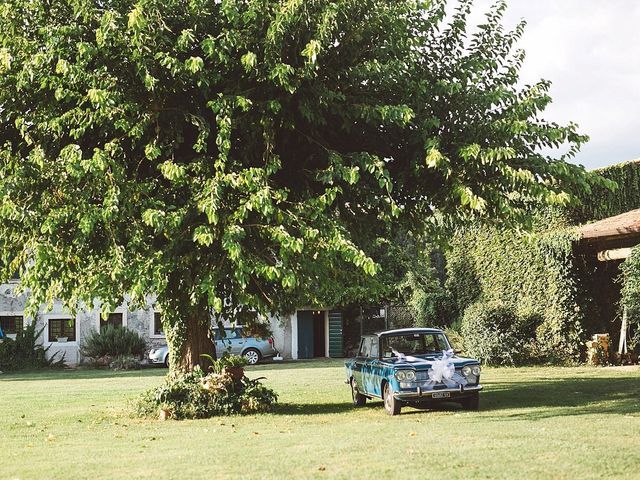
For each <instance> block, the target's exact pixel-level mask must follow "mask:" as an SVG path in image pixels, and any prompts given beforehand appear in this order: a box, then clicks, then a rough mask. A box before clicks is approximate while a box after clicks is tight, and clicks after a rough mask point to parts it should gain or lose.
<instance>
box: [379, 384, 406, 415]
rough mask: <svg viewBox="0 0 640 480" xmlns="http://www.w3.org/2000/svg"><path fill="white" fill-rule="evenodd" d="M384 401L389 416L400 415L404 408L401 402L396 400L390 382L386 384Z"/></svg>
mask: <svg viewBox="0 0 640 480" xmlns="http://www.w3.org/2000/svg"><path fill="white" fill-rule="evenodd" d="M382 399H383V401H384V409H385V411H386V412H387V413H388V414H389V415H399V414H400V409H401V408H402V406H401V405H400V401H399V400H396V398H395V397H394V396H393V388H391V385H390V384H389V382H387V383H385V384H384V393H383V396H382Z"/></svg>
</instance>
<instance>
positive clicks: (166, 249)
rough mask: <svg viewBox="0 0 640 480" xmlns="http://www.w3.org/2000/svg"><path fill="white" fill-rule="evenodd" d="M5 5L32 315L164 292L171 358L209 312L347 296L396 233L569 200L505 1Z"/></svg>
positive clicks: (17, 227) (561, 135) (8, 112)
mask: <svg viewBox="0 0 640 480" xmlns="http://www.w3.org/2000/svg"><path fill="white" fill-rule="evenodd" d="M470 7H471V1H470V0H469V1H463V2H461V3H459V4H457V9H456V11H455V13H454V15H453V16H452V17H450V20H449V23H448V24H447V25H445V24H444V22H445V18H448V17H447V16H446V15H445V4H444V2H443V1H433V2H425V1H419V0H411V1H409V0H394V1H388V0H334V1H329V0H162V1H160V0H140V1H138V2H131V1H126V0H102V1H87V0H44V1H39V2H34V1H30V0H3V1H2V2H1V3H0V137H1V139H2V146H1V147H0V224H1V225H2V228H0V250H1V256H2V260H3V262H4V269H3V273H4V276H5V277H7V276H8V275H10V274H11V273H13V272H15V271H16V270H17V271H19V272H20V276H21V279H22V285H23V287H24V288H28V289H29V290H30V293H31V296H30V302H31V306H37V305H39V304H40V303H42V302H51V301H52V300H53V299H55V298H59V299H62V300H63V301H65V302H66V304H67V305H69V306H70V308H77V307H78V306H80V305H82V304H83V303H84V304H91V302H92V299H94V298H99V299H101V300H102V301H103V302H105V305H109V304H114V303H117V302H119V301H120V299H122V298H123V296H125V295H129V296H130V298H131V302H132V304H142V303H144V302H145V296H146V295H147V294H153V295H155V296H156V297H157V302H158V303H159V304H160V306H161V308H162V309H163V312H164V317H163V322H164V327H165V332H166V334H167V340H168V342H169V344H170V347H171V349H172V353H173V355H174V359H175V362H174V367H175V368H178V369H184V370H186V369H190V368H192V367H193V366H194V365H196V364H198V363H199V362H200V355H201V354H202V353H212V352H213V349H214V347H213V343H212V342H211V339H210V338H209V325H208V324H209V317H210V315H211V314H212V313H213V314H214V315H218V316H224V317H226V318H244V317H247V316H251V315H253V314H255V313H256V312H260V313H267V312H279V311H286V310H288V309H291V308H293V306H294V305H295V304H296V302H301V301H304V303H307V304H309V303H316V304H318V303H324V304H327V303H330V302H337V301H347V300H348V298H346V297H347V296H349V295H362V290H358V289H356V292H355V293H354V292H353V289H349V288H345V287H347V286H352V285H354V284H358V285H363V289H364V291H366V289H367V283H366V281H363V280H362V279H363V278H367V276H373V275H374V274H375V273H376V271H377V270H378V269H379V267H378V266H377V264H376V263H375V262H374V261H373V260H372V259H371V256H370V254H371V253H372V252H374V251H375V250H376V249H380V248H381V245H382V246H383V244H384V242H385V239H388V238H391V237H390V233H391V232H393V231H394V229H395V228H396V227H397V226H398V225H400V224H401V223H403V222H404V223H405V225H411V228H414V229H416V228H422V227H424V226H429V225H430V226H432V227H441V226H446V225H447V224H450V223H451V222H456V221H461V220H465V219H468V218H471V217H483V218H487V219H501V220H505V221H519V220H522V218H524V216H525V215H526V209H527V208H528V207H529V206H530V205H531V204H533V203H536V204H538V203H543V204H554V203H565V202H568V201H570V198H571V193H572V192H575V191H576V190H582V189H585V188H588V182H589V177H588V176H587V175H586V173H585V172H584V169H582V168H581V167H577V166H574V165H571V164H568V163H566V162H565V160H566V157H562V156H561V157H560V158H558V159H554V158H551V157H549V156H546V155H543V154H542V153H541V151H544V149H548V148H550V147H551V148H552V147H558V146H563V145H564V147H565V148H566V149H567V150H566V151H567V154H566V155H568V156H571V155H574V154H575V153H576V151H577V150H578V148H579V146H580V144H581V143H582V142H583V141H584V140H585V137H583V136H581V135H579V134H578V133H577V131H576V126H575V125H573V124H570V125H568V126H560V125H557V124H554V123H549V122H547V121H545V120H543V119H542V118H541V116H540V115H541V112H542V111H543V110H544V108H545V106H546V105H547V104H548V103H549V101H550V98H549V96H548V95H547V91H548V88H549V83H548V82H545V81H541V82H539V83H537V84H535V85H531V86H526V87H524V88H519V87H518V86H517V82H518V70H519V68H520V65H521V62H522V60H523V57H524V55H523V53H522V52H521V51H518V50H515V49H514V43H515V42H516V41H517V40H518V38H519V36H520V35H521V33H522V28H523V25H518V26H517V27H516V28H515V30H514V31H503V29H502V26H501V16H502V13H503V11H504V8H505V5H504V3H503V2H498V3H497V4H496V5H495V6H494V8H493V9H491V11H490V12H489V13H488V14H487V17H486V22H485V24H484V25H481V26H480V27H479V28H478V29H477V31H476V33H474V34H473V35H470V33H469V32H468V28H467V21H466V19H467V16H468V13H469V9H470Z"/></svg>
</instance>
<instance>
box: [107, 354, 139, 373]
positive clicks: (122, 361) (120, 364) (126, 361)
mask: <svg viewBox="0 0 640 480" xmlns="http://www.w3.org/2000/svg"><path fill="white" fill-rule="evenodd" d="M109 368H111V369H113V370H138V369H139V368H140V361H139V360H138V358H136V357H134V356H132V355H119V356H117V357H116V358H115V359H114V360H113V361H112V362H111V363H110V364H109Z"/></svg>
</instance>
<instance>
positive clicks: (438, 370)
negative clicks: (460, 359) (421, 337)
mask: <svg viewBox="0 0 640 480" xmlns="http://www.w3.org/2000/svg"><path fill="white" fill-rule="evenodd" d="M393 353H394V354H395V355H396V356H397V357H398V360H400V361H401V362H402V361H404V362H410V363H414V364H416V363H417V364H423V365H424V364H427V365H430V366H431V368H430V369H429V370H428V372H429V373H428V375H429V380H428V382H427V384H428V385H429V386H433V385H436V384H438V383H444V384H445V385H446V386H447V387H448V388H457V387H458V386H459V385H463V386H464V385H466V384H467V383H468V382H467V379H466V378H464V377H463V376H462V375H460V374H459V373H456V368H455V366H454V365H453V362H452V361H451V357H453V350H443V351H442V358H439V359H437V360H423V359H421V358H416V357H413V356H410V355H404V354H402V353H400V352H396V351H395V350H394V351H393Z"/></svg>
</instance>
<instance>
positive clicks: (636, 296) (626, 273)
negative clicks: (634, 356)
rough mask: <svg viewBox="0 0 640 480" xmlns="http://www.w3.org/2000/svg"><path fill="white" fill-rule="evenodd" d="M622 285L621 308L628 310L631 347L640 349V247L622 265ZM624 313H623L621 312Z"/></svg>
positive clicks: (620, 281) (620, 279)
mask: <svg viewBox="0 0 640 480" xmlns="http://www.w3.org/2000/svg"><path fill="white" fill-rule="evenodd" d="M620 270H621V274H620V278H619V279H618V282H619V283H621V284H622V291H621V299H620V306H621V307H622V308H625V307H626V309H627V316H628V320H629V325H630V327H631V329H632V334H633V336H632V338H631V344H630V347H631V348H632V349H640V247H635V248H634V249H633V250H632V252H631V255H630V256H629V258H627V259H626V260H625V261H624V262H623V263H622V264H621V265H620ZM621 313H622V312H621Z"/></svg>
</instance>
